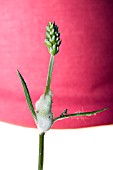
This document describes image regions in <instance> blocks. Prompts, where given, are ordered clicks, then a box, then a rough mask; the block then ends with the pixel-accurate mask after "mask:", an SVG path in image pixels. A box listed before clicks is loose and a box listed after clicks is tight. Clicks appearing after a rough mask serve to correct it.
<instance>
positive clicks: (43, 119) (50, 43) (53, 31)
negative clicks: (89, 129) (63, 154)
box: [17, 22, 107, 170]
mask: <svg viewBox="0 0 113 170" xmlns="http://www.w3.org/2000/svg"><path fill="white" fill-rule="evenodd" d="M45 44H46V46H47V48H48V51H49V53H50V63H49V69H48V74H47V82H46V88H45V92H44V94H42V95H41V97H40V98H39V100H38V101H37V102H36V104H35V108H36V109H34V107H33V104H32V100H31V97H30V93H29V90H28V87H27V84H26V82H25V80H24V78H23V77H22V75H21V73H20V72H19V71H18V70H17V71H18V76H19V78H20V80H21V83H22V86H23V89H24V93H25V97H26V101H27V103H28V106H29V109H30V111H31V113H32V116H33V118H34V121H35V123H36V125H37V127H38V130H39V159H38V170H43V162H44V135H45V133H46V132H47V131H48V130H49V129H50V128H51V127H52V125H53V124H54V123H55V122H56V121H58V120H61V119H66V118H70V117H75V116H91V115H95V114H97V113H100V112H102V111H104V110H107V108H103V109H101V110H95V111H91V112H79V113H73V114H69V113H68V112H67V109H65V110H64V111H63V112H62V113H61V114H60V115H59V116H58V117H54V114H53V113H52V91H51V88H50V87H51V86H50V85H51V79H52V71H53V66H54V57H55V55H56V54H57V53H58V52H59V47H60V44H61V40H60V32H59V29H58V26H57V25H56V24H55V22H54V23H52V22H49V23H48V26H47V27H46V39H45Z"/></svg>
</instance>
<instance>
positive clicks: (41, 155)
mask: <svg viewBox="0 0 113 170" xmlns="http://www.w3.org/2000/svg"><path fill="white" fill-rule="evenodd" d="M44 135H45V133H42V134H39V157H38V170H43V162H44Z"/></svg>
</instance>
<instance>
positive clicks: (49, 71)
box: [45, 55, 54, 95]
mask: <svg viewBox="0 0 113 170" xmlns="http://www.w3.org/2000/svg"><path fill="white" fill-rule="evenodd" d="M53 66H54V56H52V55H51V58H50V63H49V70H48V75H47V83H46V90H45V95H47V94H48V93H49V91H50V84H51V78H52V71H53Z"/></svg>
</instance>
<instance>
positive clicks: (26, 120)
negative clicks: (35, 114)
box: [0, 0, 113, 128]
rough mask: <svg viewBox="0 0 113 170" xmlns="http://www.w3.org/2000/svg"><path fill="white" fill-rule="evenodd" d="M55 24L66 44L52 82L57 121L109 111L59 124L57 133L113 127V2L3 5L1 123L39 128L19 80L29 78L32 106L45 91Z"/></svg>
mask: <svg viewBox="0 0 113 170" xmlns="http://www.w3.org/2000/svg"><path fill="white" fill-rule="evenodd" d="M48 21H56V24H58V25H59V30H60V32H61V39H62V44H61V48H60V52H59V54H58V55H56V57H55V66H54V71H53V79H52V85H51V86H52V91H53V94H54V96H53V112H54V114H55V116H58V115H59V114H60V113H61V112H62V111H63V110H64V109H65V108H67V109H68V111H69V113H74V112H76V111H91V110H96V109H101V108H104V107H108V106H109V107H110V109H109V110H108V111H105V112H104V113H100V114H98V115H96V116H91V117H84V118H83V117H79V118H70V119H66V120H63V121H59V122H56V123H55V124H54V126H53V128H78V127H86V126H94V125H105V124H112V123H113V75H112V73H113V1H111V0H101V1H98V0H70V1H68V0H52V1H51V0H48V1H46V0H41V1H39V0H9V1H7V0H0V121H5V122H9V123H13V124H17V125H21V126H27V127H36V126H35V123H34V120H33V118H32V116H31V113H30V111H29V109H28V106H27V104H26V102H25V96H24V93H23V89H22V86H21V83H20V80H19V78H18V76H17V73H16V69H19V70H20V72H21V73H22V75H23V76H24V78H25V80H26V82H27V85H28V87H29V91H30V94H31V97H32V100H33V104H35V101H36V100H37V99H38V98H39V96H40V95H41V94H42V93H43V92H44V90H45V84H46V75H47V69H48V63H49V54H48V51H47V49H46V47H45V45H44V39H45V27H46V25H47V24H48Z"/></svg>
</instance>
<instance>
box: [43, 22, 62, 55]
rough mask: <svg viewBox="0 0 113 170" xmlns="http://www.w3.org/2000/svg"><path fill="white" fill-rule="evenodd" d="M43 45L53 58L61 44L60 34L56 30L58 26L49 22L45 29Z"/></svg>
mask: <svg viewBox="0 0 113 170" xmlns="http://www.w3.org/2000/svg"><path fill="white" fill-rule="evenodd" d="M45 44H46V46H47V48H48V51H49V53H50V54H51V55H53V56H54V55H56V54H57V53H58V52H59V46H60V44H61V40H60V32H59V30H58V26H57V25H55V22H54V23H52V22H49V23H48V26H47V27H46V39H45Z"/></svg>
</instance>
